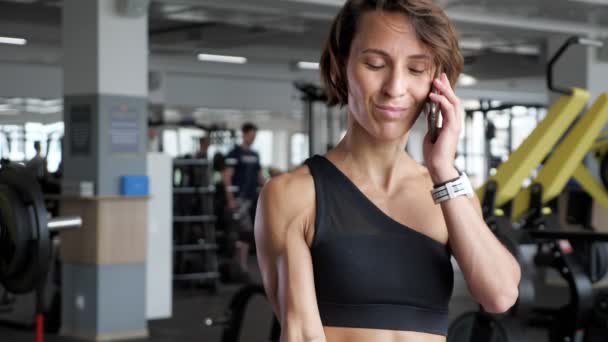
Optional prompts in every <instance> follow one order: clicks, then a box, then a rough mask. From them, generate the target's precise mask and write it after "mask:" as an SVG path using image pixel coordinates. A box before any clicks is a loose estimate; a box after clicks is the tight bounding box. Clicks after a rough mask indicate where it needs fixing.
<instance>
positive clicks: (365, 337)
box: [323, 327, 446, 342]
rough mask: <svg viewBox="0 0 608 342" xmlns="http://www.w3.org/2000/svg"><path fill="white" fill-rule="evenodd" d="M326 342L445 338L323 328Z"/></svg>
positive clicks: (410, 341)
mask: <svg viewBox="0 0 608 342" xmlns="http://www.w3.org/2000/svg"><path fill="white" fill-rule="evenodd" d="M323 330H324V331H325V338H326V340H327V342H371V341H373V342H445V341H446V338H445V336H440V335H434V334H426V333H421V332H415V331H394V330H378V329H361V328H338V327H324V328H323Z"/></svg>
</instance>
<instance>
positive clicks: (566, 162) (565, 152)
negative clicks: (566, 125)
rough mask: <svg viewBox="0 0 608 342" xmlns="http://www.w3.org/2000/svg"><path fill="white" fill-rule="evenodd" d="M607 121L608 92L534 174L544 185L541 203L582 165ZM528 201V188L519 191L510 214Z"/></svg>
mask: <svg viewBox="0 0 608 342" xmlns="http://www.w3.org/2000/svg"><path fill="white" fill-rule="evenodd" d="M606 122H608V93H604V94H602V95H600V96H599V97H598V98H597V99H596V100H595V103H594V104H593V106H592V107H591V109H589V111H588V112H587V113H586V114H584V115H583V116H582V117H581V119H580V120H579V121H578V122H577V123H576V125H574V127H573V128H572V130H571V131H570V132H569V133H568V135H567V136H566V137H565V138H564V139H563V140H562V142H561V143H560V144H559V146H558V147H557V148H556V149H555V151H553V153H552V154H551V157H549V159H548V160H547V161H546V163H545V165H544V166H543V168H542V170H541V171H540V172H539V174H538V176H537V177H536V178H535V180H534V182H535V183H538V184H541V185H542V188H543V198H542V202H543V204H544V203H547V202H549V201H550V200H552V199H554V198H555V197H557V196H558V195H559V194H560V193H561V192H562V191H563V190H564V187H565V186H566V183H568V180H569V179H570V178H571V177H572V176H573V175H574V174H575V171H577V169H579V168H580V167H582V168H583V169H584V166H582V164H581V163H582V161H583V159H584V158H585V156H586V155H587V153H589V151H590V148H591V146H593V144H594V142H595V141H596V138H597V137H598V135H600V134H601V131H602V129H603V127H604V125H605V124H606ZM579 172H582V171H580V170H579ZM600 190H601V191H602V192H604V187H600ZM604 196H605V195H604ZM529 205H530V189H529V188H528V189H524V190H522V191H520V192H519V193H518V194H517V196H516V197H515V199H514V201H513V211H512V213H511V218H512V219H513V220H517V219H518V218H519V217H520V216H521V215H522V214H524V213H525V211H526V210H528V208H529Z"/></svg>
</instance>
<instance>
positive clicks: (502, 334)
mask: <svg viewBox="0 0 608 342" xmlns="http://www.w3.org/2000/svg"><path fill="white" fill-rule="evenodd" d="M477 315H478V313H477V312H467V313H464V314H462V315H461V316H459V317H457V318H456V319H455V320H454V321H453V322H452V324H450V327H449V329H448V339H447V342H476V341H473V340H472V338H473V337H472V334H473V326H474V325H475V321H476V319H477ZM487 319H488V322H487V324H488V327H487V328H488V333H489V339H488V340H487V342H509V339H508V336H507V332H506V330H505V327H504V326H503V325H502V323H501V321H499V320H497V319H495V318H494V317H492V316H488V317H487Z"/></svg>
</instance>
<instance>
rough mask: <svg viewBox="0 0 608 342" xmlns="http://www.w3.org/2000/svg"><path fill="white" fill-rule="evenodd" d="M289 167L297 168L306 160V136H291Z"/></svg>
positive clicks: (300, 134)
mask: <svg viewBox="0 0 608 342" xmlns="http://www.w3.org/2000/svg"><path fill="white" fill-rule="evenodd" d="M290 146H291V165H292V166H299V165H301V164H302V163H303V162H304V161H305V160H306V158H308V134H304V133H295V134H293V135H292V136H291V142H290Z"/></svg>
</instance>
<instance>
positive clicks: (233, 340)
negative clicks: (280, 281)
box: [204, 285, 281, 342]
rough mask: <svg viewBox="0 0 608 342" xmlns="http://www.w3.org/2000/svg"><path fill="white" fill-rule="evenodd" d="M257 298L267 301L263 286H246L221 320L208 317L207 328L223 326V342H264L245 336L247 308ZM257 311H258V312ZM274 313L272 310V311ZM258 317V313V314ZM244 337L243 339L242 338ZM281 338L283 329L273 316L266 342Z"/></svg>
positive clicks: (235, 297)
mask: <svg viewBox="0 0 608 342" xmlns="http://www.w3.org/2000/svg"><path fill="white" fill-rule="evenodd" d="M256 297H262V298H263V299H266V293H265V292H264V287H263V286H262V285H246V286H244V287H242V288H241V289H240V290H239V291H238V292H237V293H236V294H235V295H234V296H233V297H232V300H231V301H230V305H229V307H228V309H227V310H226V312H225V313H224V315H223V316H222V317H219V318H212V317H208V318H206V319H205V322H204V324H205V326H207V327H212V326H222V327H223V328H224V329H223V332H222V338H221V342H239V341H262V340H261V339H255V338H254V336H250V335H247V336H243V335H246V334H243V331H242V329H243V321H246V319H245V316H246V311H247V308H248V307H249V306H250V305H252V304H251V302H252V301H253V300H254V299H256ZM256 311H257V310H256ZM270 311H272V310H270ZM256 315H258V313H257V312H256ZM241 337H242V338H241ZM280 337H281V327H280V324H279V322H278V321H277V319H276V317H275V316H274V315H272V323H271V325H270V330H269V333H268V337H267V338H266V339H265V340H264V341H268V342H278V341H279V338H280Z"/></svg>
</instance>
